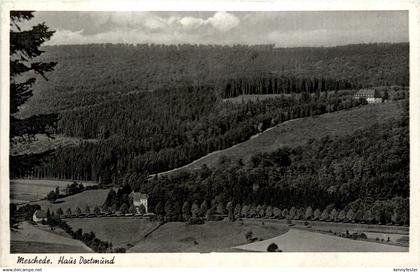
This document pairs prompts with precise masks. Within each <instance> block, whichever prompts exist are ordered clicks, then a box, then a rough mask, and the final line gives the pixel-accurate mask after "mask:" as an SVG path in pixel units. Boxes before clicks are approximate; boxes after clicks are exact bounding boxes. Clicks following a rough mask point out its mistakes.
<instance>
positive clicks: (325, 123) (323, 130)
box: [160, 101, 402, 175]
mask: <svg viewBox="0 0 420 272" xmlns="http://www.w3.org/2000/svg"><path fill="white" fill-rule="evenodd" d="M401 112H402V104H401V101H390V102H387V103H382V104H370V105H366V106H361V107H358V108H354V109H350V110H346V111H338V112H333V113H327V114H323V115H320V116H316V117H306V118H300V119H294V120H290V121H287V122H284V123H282V124H279V125H277V126H275V127H272V128H269V129H267V130H266V131H264V132H262V133H260V134H258V135H256V136H254V137H252V138H251V139H249V140H248V141H245V142H243V143H240V144H237V145H234V146H232V147H229V148H226V149H223V150H219V151H215V152H212V153H210V154H208V155H206V156H204V157H202V158H200V159H198V160H195V161H193V162H192V163H190V164H187V165H185V166H183V167H180V168H176V169H173V170H171V171H167V172H163V173H160V175H162V174H163V175H165V174H170V173H173V172H175V171H180V170H183V169H199V168H200V167H201V165H203V164H207V166H209V167H213V166H215V165H216V164H217V162H218V160H219V159H220V157H222V156H226V157H229V158H231V159H232V160H239V159H242V160H243V161H247V160H249V159H250V158H251V157H252V156H253V155H255V154H257V153H261V152H270V151H274V150H276V149H278V148H280V147H283V146H289V147H296V146H299V145H302V144H304V143H305V142H307V141H308V140H309V139H319V138H322V137H324V136H330V137H333V136H342V135H347V134H350V133H352V132H354V131H355V130H358V129H363V128H366V127H369V126H372V125H373V124H375V123H383V122H386V121H387V120H389V119H390V118H393V117H396V116H399V115H400V113H401Z"/></svg>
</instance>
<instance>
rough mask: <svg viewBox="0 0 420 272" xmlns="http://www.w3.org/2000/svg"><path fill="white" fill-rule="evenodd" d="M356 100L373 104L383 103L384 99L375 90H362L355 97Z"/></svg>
mask: <svg viewBox="0 0 420 272" xmlns="http://www.w3.org/2000/svg"><path fill="white" fill-rule="evenodd" d="M354 98H355V99H359V98H364V99H366V101H367V102H368V103H369V104H371V103H382V101H383V100H382V97H380V96H379V94H378V92H377V91H376V90H375V89H360V90H359V91H358V92H357V93H356V94H355V95H354Z"/></svg>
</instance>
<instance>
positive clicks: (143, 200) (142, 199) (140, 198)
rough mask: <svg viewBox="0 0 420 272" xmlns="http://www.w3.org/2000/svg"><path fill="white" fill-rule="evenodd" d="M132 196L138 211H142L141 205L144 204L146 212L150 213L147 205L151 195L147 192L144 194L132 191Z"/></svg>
mask: <svg viewBox="0 0 420 272" xmlns="http://www.w3.org/2000/svg"><path fill="white" fill-rule="evenodd" d="M130 196H131V197H132V199H133V205H134V207H135V208H136V211H137V213H140V206H141V205H143V206H144V209H145V211H146V213H149V210H148V207H147V199H148V198H149V196H148V195H147V194H142V193H138V192H131V194H130Z"/></svg>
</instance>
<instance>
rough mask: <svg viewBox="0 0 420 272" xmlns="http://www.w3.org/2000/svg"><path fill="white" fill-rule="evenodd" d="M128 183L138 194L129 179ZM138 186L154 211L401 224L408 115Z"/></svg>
mask: <svg viewBox="0 0 420 272" xmlns="http://www.w3.org/2000/svg"><path fill="white" fill-rule="evenodd" d="M125 182H126V183H125V184H127V185H128V186H131V187H132V188H138V187H137V186H139V185H138V183H136V181H135V180H132V179H130V178H128V179H126V180H125ZM140 186H141V188H142V191H143V192H147V193H148V194H149V196H150V199H149V201H150V203H151V205H152V206H159V205H160V206H161V207H163V206H164V207H166V206H171V205H172V207H178V206H182V205H183V203H184V202H188V203H189V204H188V205H191V204H193V203H195V205H200V204H201V203H204V202H205V203H206V204H205V207H206V208H208V209H212V210H211V212H212V213H219V214H223V213H228V212H229V210H228V209H229V208H228V207H230V208H231V209H232V210H231V212H233V209H234V207H235V210H236V209H237V208H236V207H237V206H238V205H239V213H241V208H242V209H243V208H244V207H246V211H245V216H251V217H253V216H255V215H256V214H258V213H259V211H261V216H262V217H263V216H265V215H266V211H267V210H270V214H271V215H272V212H273V209H274V208H277V210H280V211H281V212H280V215H279V214H277V215H276V216H280V217H281V218H291V219H305V218H306V219H307V217H308V215H307V212H308V210H309V211H310V215H309V217H310V219H313V218H315V217H316V218H317V219H320V218H321V217H322V216H324V217H325V218H324V220H327V219H331V220H338V219H339V220H340V221H341V220H345V219H348V220H349V221H353V220H355V221H356V222H360V221H362V220H363V221H365V222H377V223H383V224H385V223H391V222H394V223H401V224H402V223H405V224H406V223H408V220H409V217H408V205H409V202H408V198H409V137H408V114H404V116H402V117H397V118H395V119H394V120H392V121H390V122H388V123H385V124H380V125H379V124H378V125H374V126H372V127H370V128H369V129H367V130H359V131H355V132H354V133H353V134H352V135H348V136H345V137H335V138H330V137H324V138H323V139H320V140H313V141H310V142H309V143H307V144H305V145H303V146H300V147H297V148H293V149H291V148H287V147H285V148H282V149H279V150H278V151H276V152H272V153H264V154H259V155H256V156H254V157H253V158H252V160H251V162H250V163H249V164H243V163H241V162H240V161H239V162H234V161H230V160H229V159H227V158H225V159H222V160H221V161H220V163H219V165H218V166H217V167H216V168H213V169H209V168H207V167H206V166H203V167H202V168H201V170H199V171H195V172H184V173H179V174H177V175H176V176H172V177H166V176H163V177H159V178H158V177H155V178H154V179H152V180H151V181H148V182H145V183H144V184H141V185H140ZM228 203H229V205H228ZM184 204H185V203H184ZM203 205H204V204H203ZM168 210H172V209H168ZM252 210H253V211H252ZM256 210H257V211H256ZM165 211H166V208H165ZM165 211H163V210H161V214H162V215H163V214H165ZM235 213H236V211H235ZM305 213H306V217H305ZM317 213H318V214H317ZM282 214H283V215H282ZM268 216H270V215H268ZM340 217H341V218H340Z"/></svg>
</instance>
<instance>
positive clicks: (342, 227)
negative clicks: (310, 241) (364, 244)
mask: <svg viewBox="0 0 420 272" xmlns="http://www.w3.org/2000/svg"><path fill="white" fill-rule="evenodd" d="M242 220H243V221H244V222H249V221H251V222H254V221H258V222H261V221H264V222H272V223H278V224H287V220H286V219H248V218H244V219H242ZM305 222H308V223H309V224H310V225H311V227H312V229H317V230H321V231H329V230H332V231H336V232H345V231H346V230H348V231H351V232H376V233H383V234H385V233H389V234H399V235H408V234H409V227H408V226H391V225H377V224H359V223H342V222H325V221H311V220H292V223H293V224H294V225H295V226H296V227H300V226H304V227H306V226H305V225H304V223H305Z"/></svg>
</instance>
